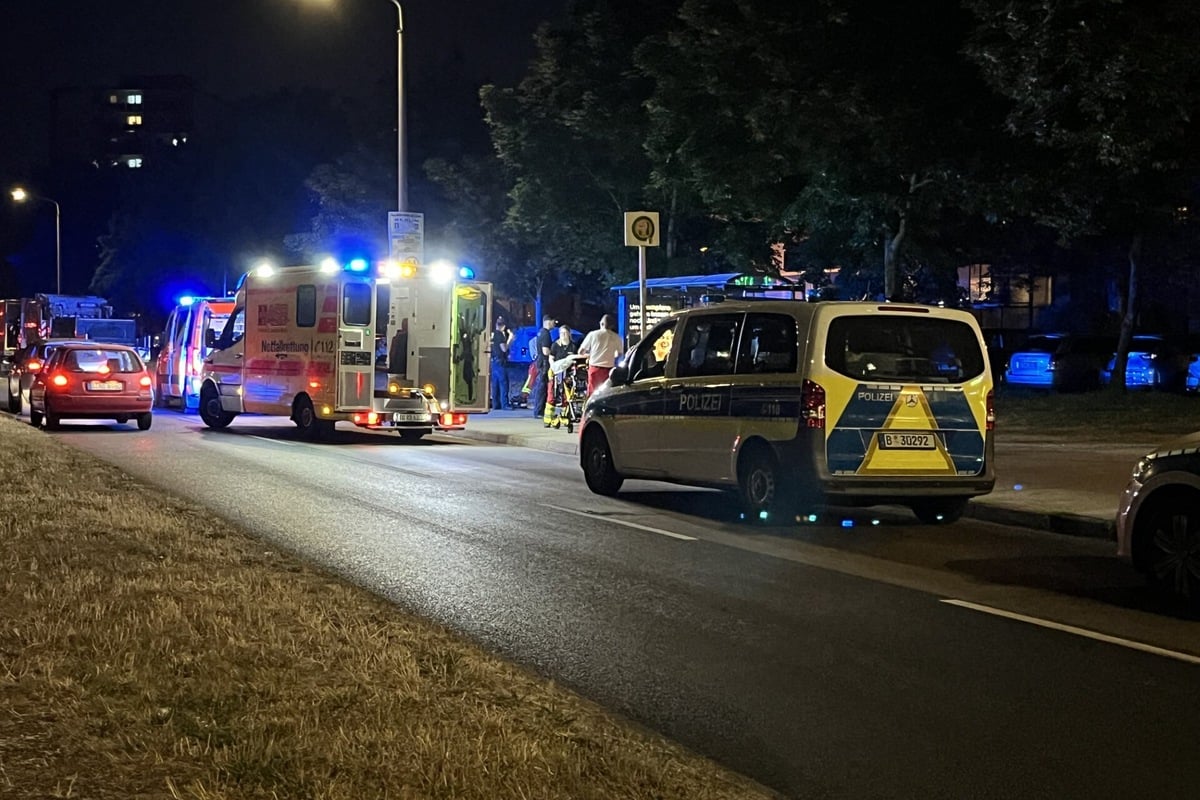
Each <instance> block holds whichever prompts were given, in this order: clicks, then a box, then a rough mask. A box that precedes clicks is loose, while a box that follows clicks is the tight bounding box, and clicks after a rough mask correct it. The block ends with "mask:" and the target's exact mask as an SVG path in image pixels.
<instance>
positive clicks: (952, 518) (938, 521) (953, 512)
mask: <svg viewBox="0 0 1200 800" xmlns="http://www.w3.org/2000/svg"><path fill="white" fill-rule="evenodd" d="M911 508H912V512H913V513H914V514H916V515H917V519H919V520H921V522H924V523H925V524H926V525H946V524H948V523H951V522H957V521H958V519H959V518H960V517H961V516H962V515H963V512H964V511H966V510H967V498H965V497H951V498H946V499H941V500H922V501H920V502H918V503H913V504H912V506H911Z"/></svg>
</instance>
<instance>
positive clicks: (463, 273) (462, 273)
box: [458, 267, 475, 281]
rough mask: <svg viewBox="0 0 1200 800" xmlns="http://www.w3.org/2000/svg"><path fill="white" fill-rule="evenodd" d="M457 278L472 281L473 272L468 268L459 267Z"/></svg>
mask: <svg viewBox="0 0 1200 800" xmlns="http://www.w3.org/2000/svg"><path fill="white" fill-rule="evenodd" d="M458 277H460V278H462V279H463V280H465V281H469V280H472V279H473V278H474V277H475V270H473V269H471V268H470V267H459V268H458Z"/></svg>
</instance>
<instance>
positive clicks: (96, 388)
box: [87, 381, 121, 392]
mask: <svg viewBox="0 0 1200 800" xmlns="http://www.w3.org/2000/svg"><path fill="white" fill-rule="evenodd" d="M87 388H88V389H89V390H90V391H93V392H119V391H121V382H120V381H88V385H87Z"/></svg>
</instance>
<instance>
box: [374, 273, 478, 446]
mask: <svg viewBox="0 0 1200 800" xmlns="http://www.w3.org/2000/svg"><path fill="white" fill-rule="evenodd" d="M382 273H383V276H384V277H383V279H381V281H380V287H379V294H378V296H377V299H376V302H377V303H378V305H379V309H380V313H381V317H380V323H379V325H378V327H379V328H380V329H381V330H383V331H385V332H386V333H385V334H384V338H383V341H384V343H385V345H386V357H385V358H384V360H383V362H382V363H380V365H379V367H380V376H379V380H380V383H381V384H382V385H381V387H380V390H379V391H377V392H376V394H375V403H374V407H373V412H374V414H373V416H371V417H370V418H369V419H367V420H366V421H365V423H364V422H363V421H362V420H360V424H364V427H371V428H381V429H387V430H394V431H396V432H397V433H398V434H399V435H400V437H401V439H403V440H405V441H415V440H417V439H420V438H421V437H422V436H424V435H426V434H429V433H432V432H434V431H446V430H460V429H462V428H464V427H465V426H466V424H467V419H468V415H470V414H484V413H487V411H488V381H489V369H490V364H491V358H490V351H489V348H490V346H491V337H490V336H489V332H490V330H491V325H492V319H491V308H492V285H491V284H490V283H488V282H486V281H477V280H475V279H474V272H473V271H472V270H470V268H464V267H458V266H455V265H453V264H450V263H448V262H442V261H434V262H432V263H431V264H428V265H424V266H423V267H418V266H416V265H413V264H408V265H401V264H398V263H396V262H385V264H384V267H383V270H382Z"/></svg>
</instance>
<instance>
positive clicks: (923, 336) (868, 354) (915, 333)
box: [825, 315, 985, 383]
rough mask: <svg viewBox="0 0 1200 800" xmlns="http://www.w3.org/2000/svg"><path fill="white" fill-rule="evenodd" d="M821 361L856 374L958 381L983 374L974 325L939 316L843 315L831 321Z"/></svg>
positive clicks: (882, 378) (904, 379)
mask: <svg viewBox="0 0 1200 800" xmlns="http://www.w3.org/2000/svg"><path fill="white" fill-rule="evenodd" d="M825 363H826V365H827V366H828V367H829V368H830V369H833V370H835V371H837V372H840V373H841V374H843V375H845V376H847V377H849V378H854V379H855V380H867V381H895V382H901V381H902V382H913V383H958V382H960V381H966V380H970V379H972V378H976V377H978V376H979V375H981V374H983V371H984V367H985V361H984V355H983V351H982V349H981V348H980V346H979V339H978V338H977V337H976V335H975V330H974V329H973V328H972V327H971V326H970V325H968V324H966V323H964V322H959V321H956V320H951V319H939V318H937V317H908V316H903V317H901V316H898V315H887V316H876V315H870V316H843V317H835V318H834V319H833V321H832V322H830V324H829V331H828V334H827V337H826V340H825Z"/></svg>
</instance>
